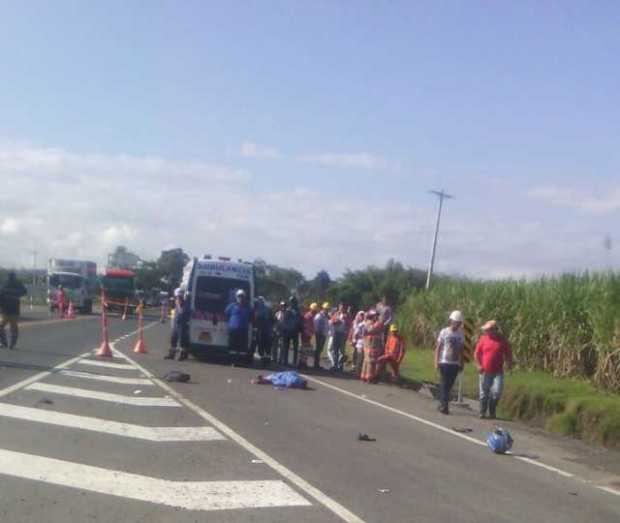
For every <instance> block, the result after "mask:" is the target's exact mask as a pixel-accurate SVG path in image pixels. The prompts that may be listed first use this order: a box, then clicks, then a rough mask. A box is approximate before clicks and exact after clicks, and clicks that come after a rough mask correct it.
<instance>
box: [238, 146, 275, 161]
mask: <svg viewBox="0 0 620 523" xmlns="http://www.w3.org/2000/svg"><path fill="white" fill-rule="evenodd" d="M240 153H241V156H244V157H246V158H265V159H270V160H277V159H279V158H282V153H280V151H278V149H276V148H275V147H268V146H266V145H258V144H257V143H254V142H243V143H242V144H241V149H240Z"/></svg>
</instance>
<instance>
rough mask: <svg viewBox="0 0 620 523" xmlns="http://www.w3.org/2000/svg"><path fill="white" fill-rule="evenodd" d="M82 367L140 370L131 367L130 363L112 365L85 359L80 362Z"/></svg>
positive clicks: (106, 362)
mask: <svg viewBox="0 0 620 523" xmlns="http://www.w3.org/2000/svg"><path fill="white" fill-rule="evenodd" d="M78 363H79V364H80V365H90V366H92V367H106V368H110V369H119V370H138V369H136V368H135V367H134V366H133V365H129V364H128V363H111V362H108V361H99V360H89V359H83V360H80V361H78Z"/></svg>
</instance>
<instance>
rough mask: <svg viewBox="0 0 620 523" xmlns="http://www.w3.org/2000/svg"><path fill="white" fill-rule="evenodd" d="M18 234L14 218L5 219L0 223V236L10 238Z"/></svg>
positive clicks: (17, 224)
mask: <svg viewBox="0 0 620 523" xmlns="http://www.w3.org/2000/svg"><path fill="white" fill-rule="evenodd" d="M18 232H19V222H18V221H17V220H16V219H15V218H5V219H4V220H2V222H0V234H3V235H6V236H11V235H14V234H17V233H18Z"/></svg>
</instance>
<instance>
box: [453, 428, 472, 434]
mask: <svg viewBox="0 0 620 523" xmlns="http://www.w3.org/2000/svg"><path fill="white" fill-rule="evenodd" d="M452 430H453V431H454V432H461V433H463V434H467V433H469V432H473V431H474V429H470V428H469V427H452Z"/></svg>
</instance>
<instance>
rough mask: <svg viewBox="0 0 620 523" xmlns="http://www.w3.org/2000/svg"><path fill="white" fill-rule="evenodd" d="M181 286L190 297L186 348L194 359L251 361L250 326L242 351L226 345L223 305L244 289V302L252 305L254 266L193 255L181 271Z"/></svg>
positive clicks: (243, 262) (231, 300) (224, 308)
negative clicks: (212, 358)
mask: <svg viewBox="0 0 620 523" xmlns="http://www.w3.org/2000/svg"><path fill="white" fill-rule="evenodd" d="M181 289H182V291H183V292H184V293H185V295H186V298H187V299H189V300H190V308H191V319H190V325H189V336H190V350H191V353H192V354H193V355H194V356H195V357H196V358H199V359H200V358H207V357H209V356H231V357H233V358H239V359H244V360H246V361H247V362H251V361H252V358H253V354H252V326H251V325H250V326H249V327H248V331H249V332H248V347H247V350H246V351H244V352H232V351H230V350H229V348H228V328H227V321H226V316H225V313H224V312H225V310H226V307H227V306H228V305H229V304H230V303H232V302H233V301H235V293H236V292H237V291H238V290H240V289H241V290H243V291H245V295H246V300H247V304H248V306H249V307H253V304H254V294H255V271H254V265H253V264H252V263H250V262H245V261H242V260H238V261H236V262H235V261H232V260H231V259H230V258H224V257H219V258H212V257H211V256H205V257H204V258H201V259H198V258H194V259H193V260H191V261H190V262H189V263H188V264H187V265H186V266H185V269H184V271H183V279H182V283H181Z"/></svg>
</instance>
